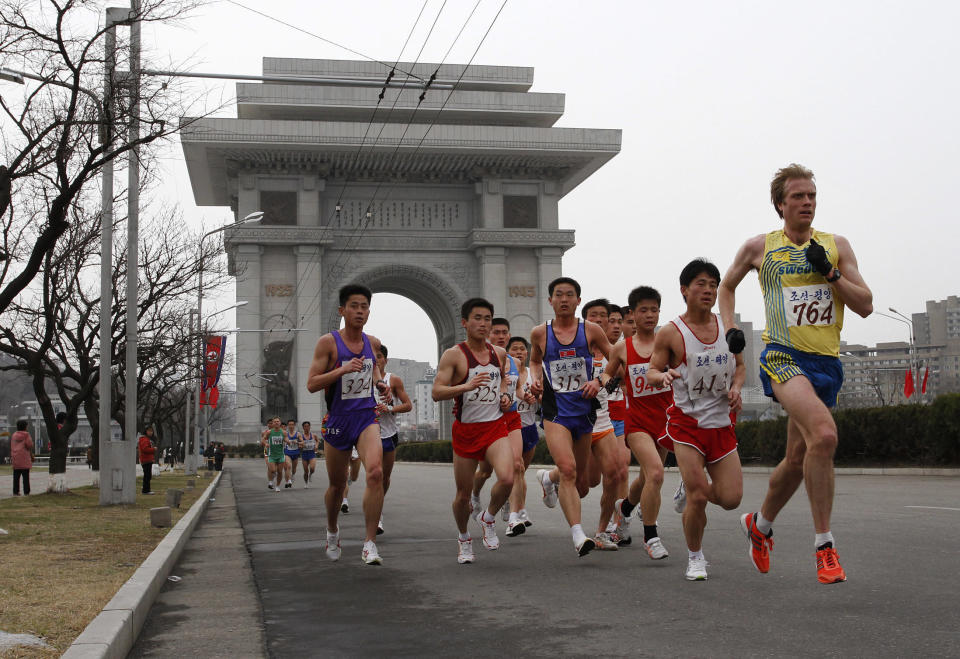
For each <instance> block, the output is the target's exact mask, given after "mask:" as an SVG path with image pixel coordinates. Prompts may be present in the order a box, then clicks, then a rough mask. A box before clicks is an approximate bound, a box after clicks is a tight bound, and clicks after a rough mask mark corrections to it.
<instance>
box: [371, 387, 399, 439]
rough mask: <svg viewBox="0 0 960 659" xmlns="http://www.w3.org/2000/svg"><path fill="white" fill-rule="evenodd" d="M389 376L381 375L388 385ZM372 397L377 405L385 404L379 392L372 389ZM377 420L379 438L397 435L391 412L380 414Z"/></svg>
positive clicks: (393, 416) (394, 418)
mask: <svg viewBox="0 0 960 659" xmlns="http://www.w3.org/2000/svg"><path fill="white" fill-rule="evenodd" d="M390 377H391V376H390V374H389V373H384V374H383V381H384V382H386V383H387V384H388V385H389V383H390ZM373 396H374V398H376V399H377V405H379V404H380V403H383V402H385V401H384V400H383V397H382V396H381V395H380V390H379V389H377V388H376V387H374V388H373ZM377 420H378V421H379V422H380V437H382V438H385V437H393V436H394V435H396V434H397V417H396V415H395V414H394V413H393V412H380V413H378V414H377Z"/></svg>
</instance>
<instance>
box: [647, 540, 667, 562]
mask: <svg viewBox="0 0 960 659" xmlns="http://www.w3.org/2000/svg"><path fill="white" fill-rule="evenodd" d="M644 546H645V547H646V548H647V553H648V554H650V558H652V559H653V560H655V561H659V560H661V559H663V558H666V557H667V556H669V555H670V554H669V553H668V552H667V548H666V547H664V546H663V543H662V542H660V538H650V539H649V540H647V541H646V542H645V543H644Z"/></svg>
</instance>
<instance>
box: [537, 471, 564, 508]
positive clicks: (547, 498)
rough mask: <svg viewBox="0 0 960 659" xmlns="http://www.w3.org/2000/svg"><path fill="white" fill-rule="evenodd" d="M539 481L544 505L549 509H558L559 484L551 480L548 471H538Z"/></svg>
mask: <svg viewBox="0 0 960 659" xmlns="http://www.w3.org/2000/svg"><path fill="white" fill-rule="evenodd" d="M537 480H538V481H540V488H541V489H542V490H543V505H545V506H546V507H547V508H556V506H557V500H558V499H559V494H558V493H557V484H556V483H554V482H553V481H552V480H550V472H549V471H547V470H546V469H537Z"/></svg>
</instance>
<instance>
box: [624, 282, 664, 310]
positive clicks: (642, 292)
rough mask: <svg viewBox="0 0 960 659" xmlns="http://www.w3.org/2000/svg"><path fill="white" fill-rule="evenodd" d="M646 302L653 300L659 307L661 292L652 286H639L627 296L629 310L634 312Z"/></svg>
mask: <svg viewBox="0 0 960 659" xmlns="http://www.w3.org/2000/svg"><path fill="white" fill-rule="evenodd" d="M644 300H653V301H654V302H656V303H657V306H658V307H659V306H660V302H661V298H660V291H658V290H657V289H655V288H653V287H651V286H637V287H636V288H635V289H633V290H632V291H630V295H628V296H627V308H629V309H630V310H631V311H633V310H634V309H636V308H637V305H638V304H640V303H641V302H643V301H644Z"/></svg>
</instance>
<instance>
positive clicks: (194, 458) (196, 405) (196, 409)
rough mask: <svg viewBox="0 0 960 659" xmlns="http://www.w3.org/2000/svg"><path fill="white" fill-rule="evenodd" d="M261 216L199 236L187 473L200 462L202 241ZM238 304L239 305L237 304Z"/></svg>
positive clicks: (255, 212)
mask: <svg viewBox="0 0 960 659" xmlns="http://www.w3.org/2000/svg"><path fill="white" fill-rule="evenodd" d="M262 217H263V211H254V212H253V213H250V214H249V215H247V216H246V217H244V218H243V219H241V220H238V221H237V222H234V223H233V224H225V225H224V226H222V227H218V228H216V229H213V230H211V231H208V232H206V233H205V234H203V236H201V237H200V262H199V263H198V268H197V269H198V281H197V341H198V343H197V346H198V347H197V360H196V368H197V386H196V390H195V391H194V396H193V397H194V400H193V423H194V426H193V428H194V451H193V454H192V455H191V456H190V458H191V459H188V460H186V461H185V465H184V466H185V469H186V472H187V473H188V474H195V473H197V467H198V466H199V464H200V388H201V387H202V386H203V358H204V352H205V350H204V345H203V335H204V333H203V331H202V328H203V315H202V314H203V241H204V240H206V239H207V237H209V236H212V235H213V234H215V233H220V232H221V231H226V230H227V229H233V228H234V227H238V226H240V225H241V224H247V223H248V222H256V221H258V220H259V219H260V218H262ZM237 306H239V305H237Z"/></svg>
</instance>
